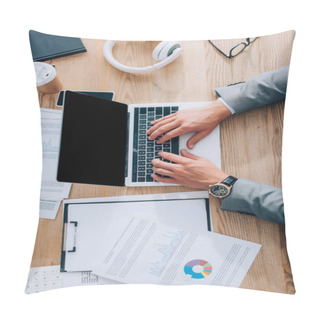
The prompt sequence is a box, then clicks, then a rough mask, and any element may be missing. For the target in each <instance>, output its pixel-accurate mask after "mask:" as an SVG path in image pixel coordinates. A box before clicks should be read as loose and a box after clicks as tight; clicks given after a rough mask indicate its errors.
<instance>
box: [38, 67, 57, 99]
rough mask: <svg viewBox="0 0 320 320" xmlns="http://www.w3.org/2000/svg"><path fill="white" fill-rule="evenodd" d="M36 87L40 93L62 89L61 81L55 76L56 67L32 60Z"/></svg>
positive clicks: (55, 91)
mask: <svg viewBox="0 0 320 320" xmlns="http://www.w3.org/2000/svg"><path fill="white" fill-rule="evenodd" d="M34 68H35V71H36V79H37V89H38V91H39V92H42V93H57V92H59V91H60V90H61V89H62V83H61V82H60V80H59V78H58V77H57V72H56V69H55V68H54V67H53V66H51V65H50V64H48V63H44V62H34Z"/></svg>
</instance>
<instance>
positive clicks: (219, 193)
mask: <svg viewBox="0 0 320 320" xmlns="http://www.w3.org/2000/svg"><path fill="white" fill-rule="evenodd" d="M237 180H238V179H237V178H235V177H233V176H229V177H227V178H225V179H224V180H222V181H220V182H218V183H216V184H213V185H211V186H209V193H210V194H211V195H212V196H214V197H217V198H224V197H226V196H228V195H229V194H230V192H231V188H232V186H233V185H234V184H235V182H236V181H237Z"/></svg>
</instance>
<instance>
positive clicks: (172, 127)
mask: <svg viewBox="0 0 320 320" xmlns="http://www.w3.org/2000/svg"><path fill="white" fill-rule="evenodd" d="M230 115H231V112H230V110H229V109H228V108H227V107H226V106H225V105H224V104H223V103H222V102H220V101H219V100H216V101H214V102H212V103H211V104H209V105H207V106H204V107H200V108H192V109H186V110H181V111H178V112H176V113H173V114H170V115H168V116H165V117H163V118H161V119H158V120H155V121H153V122H151V124H152V125H153V126H152V127H151V128H150V129H149V130H148V131H147V134H148V135H149V140H154V139H156V138H157V137H158V136H160V135H161V134H163V133H165V134H164V135H163V136H162V137H161V138H160V139H159V140H157V143H159V144H160V143H163V142H165V141H167V140H170V139H172V138H174V137H178V136H180V135H181V134H183V133H186V132H191V131H195V132H196V133H195V134H194V135H193V136H192V137H191V138H190V139H189V140H188V142H187V146H188V148H189V149H193V147H194V145H195V144H196V143H197V142H198V141H199V140H201V139H202V138H204V137H206V136H207V135H209V134H210V132H211V131H212V130H213V129H214V128H215V127H216V126H217V125H218V124H219V123H220V122H221V121H222V120H224V119H226V118H227V117H229V116H230Z"/></svg>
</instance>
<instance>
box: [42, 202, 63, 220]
mask: <svg viewBox="0 0 320 320" xmlns="http://www.w3.org/2000/svg"><path fill="white" fill-rule="evenodd" d="M61 201H62V200H42V199H40V214H39V216H40V218H44V219H55V218H56V216H57V212H58V210H59V207H60V203H61Z"/></svg>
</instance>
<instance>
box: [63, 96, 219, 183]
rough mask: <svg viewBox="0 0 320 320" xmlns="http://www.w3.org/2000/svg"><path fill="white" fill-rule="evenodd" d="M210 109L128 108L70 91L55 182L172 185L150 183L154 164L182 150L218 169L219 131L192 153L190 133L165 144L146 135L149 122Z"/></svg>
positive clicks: (174, 106) (153, 105)
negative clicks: (164, 153) (163, 153)
mask: <svg viewBox="0 0 320 320" xmlns="http://www.w3.org/2000/svg"><path fill="white" fill-rule="evenodd" d="M208 103H210V101H205V102H182V103H176V102H174V103H149V104H130V105H126V104H123V103H119V102H115V101H109V100H106V99H101V98H97V97H93V96H89V95H86V94H82V93H77V92H73V91H66V93H65V100H64V107H63V119H62V128H61V141H60V150H59V161H58V170H57V180H58V181H60V182H71V183H84V184H97V185H109V186H137V187H138V186H163V185H172V184H165V183H160V182H157V181H155V180H153V179H152V177H151V175H152V174H153V170H152V167H153V165H152V163H151V161H152V159H155V158H160V157H159V156H158V152H159V151H161V150H163V151H167V152H171V153H175V154H179V151H180V150H181V149H186V150H188V151H189V152H191V153H193V154H195V155H198V156H200V157H204V158H207V159H209V160H211V161H212V162H213V163H214V164H215V165H216V166H218V167H219V168H220V166H221V162H220V135H219V127H217V128H216V129H215V130H213V131H212V132H211V134H209V135H208V136H207V137H205V138H204V139H202V140H201V141H199V142H198V143H197V144H196V146H195V147H194V149H193V150H189V149H188V148H187V146H186V143H187V141H188V139H189V138H190V137H191V136H192V135H193V134H194V133H192V132H189V133H187V134H184V135H181V136H180V137H177V138H174V139H171V140H170V141H168V142H165V143H163V144H157V143H156V141H151V140H148V136H147V134H146V130H147V129H148V128H149V127H150V126H151V124H150V122H151V121H153V120H155V119H159V118H161V117H164V116H166V115H169V114H171V113H174V112H177V111H179V110H183V109H186V108H194V107H200V106H204V105H207V104H208ZM160 159H161V158H160ZM163 160H165V159H163Z"/></svg>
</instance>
